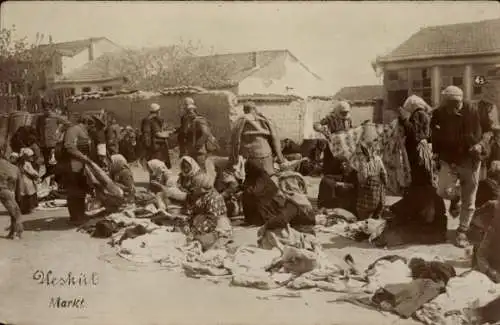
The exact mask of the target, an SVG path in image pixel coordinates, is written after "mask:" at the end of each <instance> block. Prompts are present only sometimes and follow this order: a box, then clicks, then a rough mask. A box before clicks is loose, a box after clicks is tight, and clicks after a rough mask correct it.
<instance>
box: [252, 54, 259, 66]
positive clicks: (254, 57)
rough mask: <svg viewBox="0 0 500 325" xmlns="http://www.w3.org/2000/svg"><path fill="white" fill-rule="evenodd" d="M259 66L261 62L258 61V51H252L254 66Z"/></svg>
mask: <svg viewBox="0 0 500 325" xmlns="http://www.w3.org/2000/svg"><path fill="white" fill-rule="evenodd" d="M257 67H259V63H258V61H257V52H252V68H257Z"/></svg>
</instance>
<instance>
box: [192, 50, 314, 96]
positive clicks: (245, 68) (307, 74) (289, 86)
mask: <svg viewBox="0 0 500 325" xmlns="http://www.w3.org/2000/svg"><path fill="white" fill-rule="evenodd" d="M193 60H197V61H198V62H206V63H207V64H210V65H218V66H222V67H224V68H225V69H227V76H226V77H227V78H226V80H221V81H220V82H215V83H213V84H208V85H207V84H205V85H201V86H202V87H204V88H207V89H225V90H230V91H232V92H233V93H235V94H237V95H249V94H279V95H297V96H301V97H307V96H309V95H312V94H316V93H317V89H318V85H320V84H321V82H322V80H321V78H320V77H319V76H318V75H317V74H315V73H314V72H312V71H311V70H310V69H309V68H308V67H307V66H306V65H305V64H304V63H302V62H301V61H300V60H299V59H298V58H297V57H296V56H295V55H293V54H292V53H291V52H290V51H288V50H270V51H257V52H244V53H231V54H217V55H210V56H201V57H195V58H193ZM228 80H229V81H228Z"/></svg>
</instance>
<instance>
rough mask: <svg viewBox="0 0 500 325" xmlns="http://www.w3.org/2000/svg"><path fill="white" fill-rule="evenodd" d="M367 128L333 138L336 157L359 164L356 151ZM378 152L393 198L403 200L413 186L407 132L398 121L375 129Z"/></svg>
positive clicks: (376, 126) (333, 135) (331, 144)
mask: <svg viewBox="0 0 500 325" xmlns="http://www.w3.org/2000/svg"><path fill="white" fill-rule="evenodd" d="M364 127H365V126H359V127H357V128H352V129H350V130H348V131H345V132H339V133H334V134H331V135H330V137H329V139H328V145H329V147H330V150H331V151H332V154H333V156H334V157H345V158H347V159H349V160H350V161H353V162H354V161H356V160H357V159H358V158H359V157H356V155H358V152H359V151H358V150H357V148H358V147H359V143H360V141H361V140H362V135H363V132H364ZM375 129H376V133H377V136H376V138H375V141H374V142H375V146H376V148H374V149H375V151H376V152H377V154H378V155H379V156H380V157H382V161H383V163H384V166H385V169H386V171H387V174H388V180H387V181H388V184H387V189H388V191H389V193H391V194H392V195H397V196H400V195H402V193H403V190H404V188H406V187H408V186H409V185H410V183H411V174H410V163H409V162H408V156H407V153H406V149H405V145H404V131H403V129H402V127H401V126H400V125H399V124H398V121H397V120H395V121H393V122H391V123H390V124H377V125H375Z"/></svg>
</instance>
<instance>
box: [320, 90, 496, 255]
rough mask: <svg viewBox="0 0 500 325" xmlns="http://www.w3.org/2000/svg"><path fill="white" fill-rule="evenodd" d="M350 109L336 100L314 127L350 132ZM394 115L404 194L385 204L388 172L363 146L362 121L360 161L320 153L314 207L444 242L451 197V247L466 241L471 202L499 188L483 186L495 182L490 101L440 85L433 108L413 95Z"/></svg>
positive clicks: (493, 114) (493, 195)
mask: <svg viewBox="0 0 500 325" xmlns="http://www.w3.org/2000/svg"><path fill="white" fill-rule="evenodd" d="M349 110H350V108H349V105H348V103H345V102H341V103H340V104H338V105H337V108H336V109H335V110H334V111H333V112H332V113H331V114H330V115H328V116H327V117H325V118H324V119H322V120H321V121H320V122H318V123H316V124H315V125H314V127H315V130H316V131H318V132H322V133H324V134H326V135H327V136H328V135H329V134H332V133H338V132H345V131H347V130H349V129H350V128H352V123H351V121H350V118H349ZM398 114H399V124H400V126H401V127H402V128H403V129H404V133H405V148H406V153H407V157H408V161H409V164H410V168H411V180H412V181H411V185H410V186H409V187H408V188H406V190H405V193H404V195H403V197H402V199H401V200H400V201H398V202H396V203H395V204H393V205H392V206H391V207H389V209H384V205H385V187H386V182H387V172H386V170H385V168H384V164H383V162H382V160H381V159H380V157H378V156H377V152H376V150H375V151H374V148H373V146H372V147H371V148H370V145H367V143H368V144H369V143H370V139H368V140H367V139H366V138H365V137H366V135H367V134H368V138H373V136H371V137H370V135H369V134H370V133H373V131H372V132H370V131H369V130H370V127H369V126H366V130H365V131H364V136H363V138H364V139H363V140H362V141H361V144H360V148H359V150H360V155H358V156H361V157H364V158H361V159H360V160H361V164H359V163H358V164H357V166H356V164H355V163H354V162H353V160H352V159H349V160H348V159H346V158H345V157H332V155H331V154H330V153H331V150H328V148H327V149H326V150H325V152H324V160H323V172H324V176H323V179H322V181H321V184H320V190H319V196H318V206H320V207H323V208H336V207H341V208H344V209H346V210H348V211H350V212H352V213H354V214H356V216H357V217H358V218H359V219H366V218H378V217H380V216H382V214H385V215H386V216H387V218H388V219H390V220H389V227H387V228H388V229H387V230H388V231H392V232H400V233H406V234H408V233H410V234H413V239H410V241H412V240H413V241H424V242H425V241H427V242H443V241H445V240H446V232H447V222H446V221H447V219H446V208H445V203H444V199H449V200H451V202H452V204H451V206H450V212H451V214H452V215H454V216H456V214H457V213H456V210H457V206H459V207H460V209H459V219H460V222H459V224H460V225H459V228H458V229H457V236H456V239H455V244H456V245H457V246H459V247H466V246H468V245H469V240H468V232H469V228H470V224H471V221H472V219H473V217H474V215H475V211H476V205H478V207H480V204H482V203H485V201H489V200H496V199H497V198H496V194H498V193H497V192H495V193H493V191H492V190H491V189H490V190H489V191H488V190H481V188H482V187H483V186H488V185H489V188H491V187H492V184H495V185H496V184H497V181H498V180H497V176H496V175H497V174H498V167H499V165H498V159H499V158H500V157H499V156H498V145H499V143H500V128H499V125H498V112H497V110H496V106H495V105H494V104H493V103H492V102H491V101H488V100H486V99H482V100H480V101H479V102H478V103H474V104H473V103H471V102H469V101H467V100H464V97H463V92H462V90H461V89H460V88H458V87H456V86H449V87H447V88H445V89H444V90H443V92H442V103H441V105H440V106H439V107H437V108H436V109H434V110H433V109H432V108H431V107H430V106H429V105H428V104H427V103H426V102H425V101H424V100H423V99H422V98H420V97H418V96H416V95H412V96H410V97H408V98H407V100H406V101H405V103H404V105H403V107H401V108H399V109H398ZM482 166H483V167H482ZM482 170H483V171H488V172H487V173H482ZM484 174H486V175H485V176H483V175H484ZM485 178H486V179H485ZM482 179H483V180H482ZM486 184H488V185H486ZM478 188H479V192H480V193H485V192H486V193H490V195H489V196H490V197H489V198H488V199H486V200H485V199H482V200H481V202H479V201H478V200H479V198H478V197H479V196H480V195H483V196H484V194H478ZM332 198H333V199H332ZM389 229H390V230H389ZM422 234H424V235H422Z"/></svg>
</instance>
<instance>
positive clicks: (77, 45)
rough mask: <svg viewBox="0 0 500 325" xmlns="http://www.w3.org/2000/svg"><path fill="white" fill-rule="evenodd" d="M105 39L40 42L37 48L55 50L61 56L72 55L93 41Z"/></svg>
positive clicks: (48, 50) (92, 38)
mask: <svg viewBox="0 0 500 325" xmlns="http://www.w3.org/2000/svg"><path fill="white" fill-rule="evenodd" d="M103 39H106V38H105V37H91V38H87V39H83V40H78V41H71V42H61V43H53V44H42V45H39V46H38V49H39V50H41V51H44V52H45V51H46V52H49V53H51V52H52V51H56V52H57V53H59V54H61V55H63V56H70V57H73V56H75V55H76V54H78V53H80V52H81V51H83V50H85V49H86V48H88V47H89V46H90V44H92V43H93V42H96V41H100V40H103Z"/></svg>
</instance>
